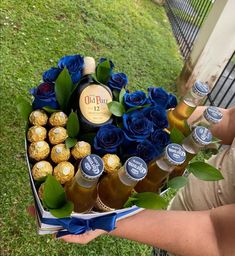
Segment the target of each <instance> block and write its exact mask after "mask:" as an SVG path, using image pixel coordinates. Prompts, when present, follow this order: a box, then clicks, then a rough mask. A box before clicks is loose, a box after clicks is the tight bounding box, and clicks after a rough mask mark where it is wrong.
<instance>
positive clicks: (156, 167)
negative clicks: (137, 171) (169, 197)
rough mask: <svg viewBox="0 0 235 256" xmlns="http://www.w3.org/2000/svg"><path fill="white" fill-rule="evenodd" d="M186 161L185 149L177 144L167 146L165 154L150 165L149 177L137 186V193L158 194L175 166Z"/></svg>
mask: <svg viewBox="0 0 235 256" xmlns="http://www.w3.org/2000/svg"><path fill="white" fill-rule="evenodd" d="M185 159H186V153H185V150H184V149H183V147H182V146H181V145H179V144H176V143H171V144H169V145H168V146H166V149H165V152H164V154H163V155H162V156H161V157H160V158H157V159H154V160H152V161H151V162H150V163H149V165H148V174H147V176H146V177H145V178H144V179H143V180H141V181H139V182H138V183H137V185H136V186H135V191H137V192H158V190H159V189H160V188H161V187H162V185H163V184H164V182H165V181H166V179H167V177H168V176H169V174H170V173H171V171H173V169H174V168H175V166H177V165H180V164H182V163H183V162H184V161H185Z"/></svg>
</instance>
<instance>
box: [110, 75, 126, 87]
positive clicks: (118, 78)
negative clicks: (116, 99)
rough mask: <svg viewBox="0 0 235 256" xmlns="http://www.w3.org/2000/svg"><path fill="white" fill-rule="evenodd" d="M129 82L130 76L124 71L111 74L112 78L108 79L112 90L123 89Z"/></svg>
mask: <svg viewBox="0 0 235 256" xmlns="http://www.w3.org/2000/svg"><path fill="white" fill-rule="evenodd" d="M127 83H128V78H127V76H126V74H124V73H115V74H112V75H111V78H110V79H109V81H108V86H109V87H110V88H111V89H112V90H118V91H121V89H122V88H124V87H125V86H126V85H127Z"/></svg>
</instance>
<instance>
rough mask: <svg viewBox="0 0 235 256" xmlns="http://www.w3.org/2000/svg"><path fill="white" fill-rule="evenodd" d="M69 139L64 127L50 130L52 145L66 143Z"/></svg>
mask: <svg viewBox="0 0 235 256" xmlns="http://www.w3.org/2000/svg"><path fill="white" fill-rule="evenodd" d="M67 137H68V133H67V130H66V129H65V128H64V127H59V126H57V127H54V128H52V129H50V131H49V133H48V138H49V141H50V143H51V144H53V145H56V144H60V143H62V142H64V141H65V140H66V138H67Z"/></svg>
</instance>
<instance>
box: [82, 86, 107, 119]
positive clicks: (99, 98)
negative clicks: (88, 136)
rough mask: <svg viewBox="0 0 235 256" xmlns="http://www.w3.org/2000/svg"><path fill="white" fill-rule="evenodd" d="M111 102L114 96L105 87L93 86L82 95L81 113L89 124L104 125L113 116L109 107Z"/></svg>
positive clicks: (87, 88)
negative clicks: (108, 104)
mask: <svg viewBox="0 0 235 256" xmlns="http://www.w3.org/2000/svg"><path fill="white" fill-rule="evenodd" d="M111 101H112V95H111V94H110V92H109V91H108V90H107V89H106V88H105V87H103V86H101V85H98V84H91V85H89V86H87V87H86V88H85V89H84V90H83V91H82V92H81V94H80V98H79V107H80V111H81V113H82V115H83V116H84V117H85V118H86V119H87V120H88V121H89V122H91V123H93V124H103V123H105V122H107V121H108V120H109V119H110V117H111V115H112V113H111V112H110V111H109V109H108V106H107V103H109V102H111Z"/></svg>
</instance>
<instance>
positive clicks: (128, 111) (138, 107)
mask: <svg viewBox="0 0 235 256" xmlns="http://www.w3.org/2000/svg"><path fill="white" fill-rule="evenodd" d="M149 106H150V104H146V105H143V106H136V107H132V108H129V109H128V110H127V111H126V113H130V112H132V111H134V110H136V109H140V108H147V107H149Z"/></svg>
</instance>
